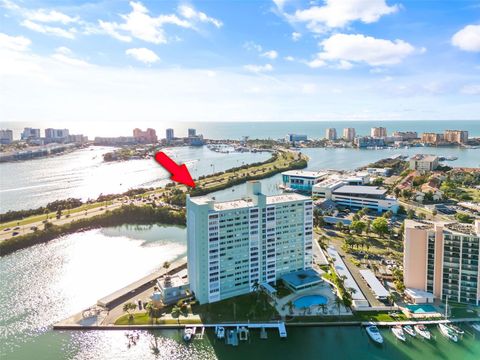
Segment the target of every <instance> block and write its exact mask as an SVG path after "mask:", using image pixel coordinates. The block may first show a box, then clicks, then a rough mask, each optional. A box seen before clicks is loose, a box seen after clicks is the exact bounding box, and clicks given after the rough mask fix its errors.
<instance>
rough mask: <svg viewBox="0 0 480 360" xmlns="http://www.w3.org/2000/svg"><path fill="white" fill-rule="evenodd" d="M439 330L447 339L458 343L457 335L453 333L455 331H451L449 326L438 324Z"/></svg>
mask: <svg viewBox="0 0 480 360" xmlns="http://www.w3.org/2000/svg"><path fill="white" fill-rule="evenodd" d="M438 329H439V330H440V332H441V333H442V335H443V336H445V337H446V338H448V339H450V340H452V341H453V342H457V341H458V337H457V335H456V334H455V333H454V332H453V330H450V329H449V328H448V327H447V326H445V324H438Z"/></svg>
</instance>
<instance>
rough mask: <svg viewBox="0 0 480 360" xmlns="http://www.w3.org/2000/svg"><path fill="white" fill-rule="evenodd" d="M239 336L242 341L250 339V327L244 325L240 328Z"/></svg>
mask: <svg viewBox="0 0 480 360" xmlns="http://www.w3.org/2000/svg"><path fill="white" fill-rule="evenodd" d="M238 337H239V338H240V340H242V341H246V340H248V329H247V328H246V327H245V326H242V327H241V328H240V329H238Z"/></svg>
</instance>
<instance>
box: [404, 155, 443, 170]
mask: <svg viewBox="0 0 480 360" xmlns="http://www.w3.org/2000/svg"><path fill="white" fill-rule="evenodd" d="M437 167H438V156H435V155H425V154H417V155H414V156H412V157H411V158H410V169H411V170H420V171H432V170H435V169H436V168H437Z"/></svg>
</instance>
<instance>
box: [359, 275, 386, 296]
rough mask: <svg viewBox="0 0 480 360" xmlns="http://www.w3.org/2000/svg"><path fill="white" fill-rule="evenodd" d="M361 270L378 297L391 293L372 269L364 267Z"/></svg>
mask: <svg viewBox="0 0 480 360" xmlns="http://www.w3.org/2000/svg"><path fill="white" fill-rule="evenodd" d="M359 271H360V274H361V275H362V277H363V278H364V279H365V281H366V282H367V284H368V286H370V288H371V289H372V291H373V293H374V294H375V296H376V297H377V298H379V299H381V298H386V297H388V295H390V293H389V292H388V291H387V289H385V287H384V286H383V285H382V283H381V282H380V281H379V280H378V279H377V277H376V276H375V274H374V273H373V272H372V270H368V269H363V270H359Z"/></svg>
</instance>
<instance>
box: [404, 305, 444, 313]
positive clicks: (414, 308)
mask: <svg viewBox="0 0 480 360" xmlns="http://www.w3.org/2000/svg"><path fill="white" fill-rule="evenodd" d="M406 308H407V309H408V310H410V312H412V313H414V314H428V313H436V312H438V311H437V310H436V309H435V307H433V306H432V305H425V304H424V305H407V306H406Z"/></svg>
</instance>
